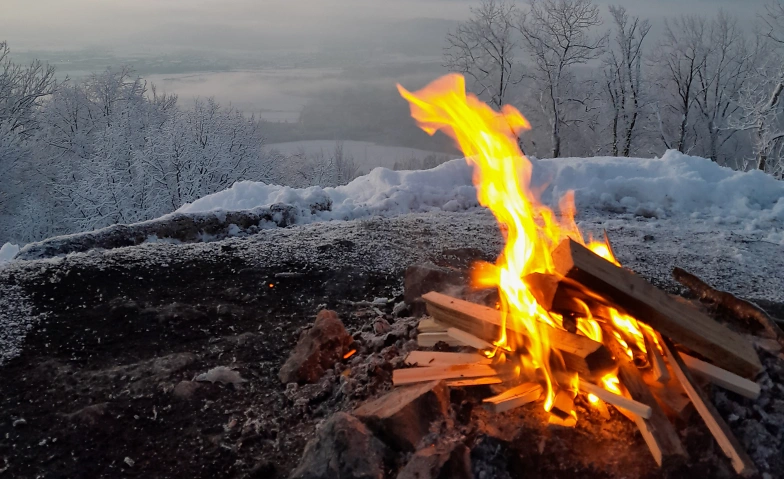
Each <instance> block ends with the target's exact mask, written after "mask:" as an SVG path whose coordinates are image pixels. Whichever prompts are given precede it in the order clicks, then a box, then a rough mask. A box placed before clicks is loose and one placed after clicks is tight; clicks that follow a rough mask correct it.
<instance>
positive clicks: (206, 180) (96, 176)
mask: <svg viewBox="0 0 784 479" xmlns="http://www.w3.org/2000/svg"><path fill="white" fill-rule="evenodd" d="M186 106H187V107H186V108H182V107H181V106H180V104H179V102H178V99H177V97H176V96H173V95H165V94H164V95H162V94H159V93H158V92H157V91H156V89H155V87H154V86H148V85H147V83H146V82H144V81H143V80H141V79H140V78H138V77H136V76H134V74H133V72H132V71H131V69H130V68H127V67H123V68H120V69H108V70H106V71H104V72H101V73H96V74H93V75H90V76H89V77H87V78H85V79H84V80H83V81H79V82H75V81H70V80H66V81H63V82H59V83H58V82H57V81H55V76H54V69H53V68H52V67H49V66H46V65H44V64H42V63H41V62H37V61H36V62H33V63H32V64H30V65H19V64H15V63H14V62H12V61H11V59H10V55H9V49H8V46H7V45H6V44H5V43H0V244H2V243H3V242H4V241H9V240H14V241H18V242H28V241H33V240H38V239H42V238H46V237H49V236H53V235H57V234H66V233H72V232H75V231H83V230H89V229H94V228H98V227H102V226H106V225H110V224H115V223H132V222H137V221H143V220H147V219H151V218H155V217H158V216H160V215H163V214H166V213H170V212H172V211H174V210H175V209H177V208H179V207H180V206H182V205H183V204H185V203H187V202H190V201H193V200H195V199H197V198H200V197H202V196H204V195H207V194H210V193H214V192H216V191H220V190H223V189H225V188H228V187H230V186H231V185H232V184H233V183H234V182H236V181H239V180H255V181H264V182H269V183H276V184H287V185H292V186H310V185H315V184H321V185H325V186H329V185H337V184H341V183H346V182H348V181H350V180H351V179H352V178H353V177H354V176H356V174H357V170H358V168H357V166H356V165H355V163H354V161H353V158H351V157H350V156H349V155H346V154H344V153H343V149H342V145H341V144H336V147H335V150H334V151H332V152H329V153H328V154H327V153H323V152H321V153H319V154H318V155H311V156H307V155H304V154H298V155H291V156H284V155H282V154H280V153H277V152H275V151H267V150H265V149H264V136H263V132H262V131H261V129H260V127H259V122H258V121H256V120H255V119H254V118H247V117H245V116H243V115H242V114H241V113H240V112H238V111H236V110H234V109H232V108H225V107H221V106H220V105H218V104H217V103H216V102H215V101H213V100H211V99H207V100H195V101H194V102H193V103H192V104H190V105H186Z"/></svg>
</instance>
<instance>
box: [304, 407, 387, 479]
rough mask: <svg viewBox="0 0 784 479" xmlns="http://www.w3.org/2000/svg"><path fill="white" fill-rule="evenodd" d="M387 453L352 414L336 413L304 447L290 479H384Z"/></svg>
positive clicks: (381, 444)
mask: <svg viewBox="0 0 784 479" xmlns="http://www.w3.org/2000/svg"><path fill="white" fill-rule="evenodd" d="M388 454H389V452H388V449H387V448H386V446H385V445H384V443H382V442H381V441H380V440H379V439H378V438H376V437H375V436H374V435H373V434H372V433H371V432H370V430H369V429H368V428H367V427H366V426H365V425H364V424H363V423H362V421H360V420H358V419H357V418H355V417H354V416H351V415H350V414H347V413H344V412H337V413H335V414H334V415H332V417H330V418H329V419H328V420H327V421H326V422H325V423H324V424H323V425H322V426H321V428H320V429H319V430H318V431H317V432H316V435H315V437H314V438H313V439H311V440H310V441H309V442H308V443H307V445H306V446H305V451H304V452H303V453H302V458H301V459H300V462H299V465H298V466H297V468H296V469H294V471H293V472H292V473H291V475H290V476H289V477H290V478H291V479H337V478H340V479H383V477H384V461H385V459H386V458H388V457H389V456H388Z"/></svg>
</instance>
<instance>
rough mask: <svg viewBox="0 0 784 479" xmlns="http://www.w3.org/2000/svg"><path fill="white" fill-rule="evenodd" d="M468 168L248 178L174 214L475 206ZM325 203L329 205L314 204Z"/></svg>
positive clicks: (321, 214) (336, 214) (307, 215)
mask: <svg viewBox="0 0 784 479" xmlns="http://www.w3.org/2000/svg"><path fill="white" fill-rule="evenodd" d="M471 175H472V169H471V167H470V166H469V165H468V164H467V163H466V161H465V160H453V161H450V162H447V163H444V164H442V165H439V166H437V167H436V168H433V169H432V170H422V171H392V170H389V169H387V168H376V169H374V170H373V171H371V172H370V173H368V174H367V175H365V176H360V177H359V178H357V179H355V180H354V181H352V182H351V183H349V184H347V185H344V186H338V187H336V188H331V187H330V188H321V187H318V186H313V187H310V188H304V189H298V188H290V187H288V186H278V185H268V184H265V183H257V182H252V181H241V182H238V183H235V184H234V185H233V186H232V187H231V188H229V189H226V190H223V191H219V192H218V193H214V194H212V195H208V196H205V197H204V198H200V199H198V200H196V201H194V202H193V203H188V204H186V205H184V206H182V207H181V208H180V209H178V210H177V211H176V213H201V212H208V211H214V212H218V211H237V210H249V209H254V208H259V207H267V206H270V205H274V204H288V205H292V206H295V207H297V209H298V210H300V211H301V212H302V213H301V217H300V218H299V219H298V220H299V221H298V222H300V223H309V222H312V221H325V220H352V219H357V218H363V217H368V216H374V215H381V216H392V215H398V214H406V213H414V212H429V211H459V210H466V209H469V208H472V207H476V206H478V205H479V203H478V202H477V199H476V189H475V188H474V186H473V185H472V183H471ZM323 204H329V205H330V207H329V208H328V209H324V208H313V205H323Z"/></svg>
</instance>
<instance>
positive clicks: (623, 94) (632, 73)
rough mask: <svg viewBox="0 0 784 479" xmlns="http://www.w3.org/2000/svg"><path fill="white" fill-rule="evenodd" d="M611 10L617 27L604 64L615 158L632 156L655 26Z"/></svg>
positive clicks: (622, 10)
mask: <svg viewBox="0 0 784 479" xmlns="http://www.w3.org/2000/svg"><path fill="white" fill-rule="evenodd" d="M609 10H610V15H611V16H612V19H613V23H614V26H615V32H614V35H613V37H612V44H611V46H610V48H608V52H607V56H606V58H605V61H604V63H605V68H604V86H605V89H606V92H607V95H608V97H609V100H610V101H609V105H610V106H611V107H612V115H611V118H612V121H611V125H610V131H611V133H612V138H611V150H610V151H611V152H612V155H613V156H618V155H621V156H629V155H630V154H631V149H632V142H633V141H634V139H635V137H636V134H637V130H638V129H639V123H640V122H639V119H640V116H641V110H642V108H643V104H642V102H643V98H642V97H643V94H644V92H643V77H642V63H643V62H642V60H643V43H644V41H645V38H646V37H647V36H648V32H649V31H650V29H651V24H650V22H649V21H648V20H640V18H639V17H630V16H629V14H628V13H627V12H626V9H625V8H624V7H617V6H610V7H609Z"/></svg>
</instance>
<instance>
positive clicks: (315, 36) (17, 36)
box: [0, 0, 765, 53]
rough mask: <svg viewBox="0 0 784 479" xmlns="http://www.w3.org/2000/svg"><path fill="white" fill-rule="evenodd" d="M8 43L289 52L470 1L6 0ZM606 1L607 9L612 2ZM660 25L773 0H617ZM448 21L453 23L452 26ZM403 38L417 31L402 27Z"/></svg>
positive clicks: (0, 31) (743, 11)
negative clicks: (685, 16)
mask: <svg viewBox="0 0 784 479" xmlns="http://www.w3.org/2000/svg"><path fill="white" fill-rule="evenodd" d="M0 3H2V5H0V40H2V39H5V40H8V42H9V44H10V45H11V47H12V48H14V49H17V50H20V49H22V50H27V49H50V48H63V49H72V48H74V49H77V48H83V47H93V46H101V47H109V48H123V49H125V50H129V51H133V50H137V49H138V51H140V52H146V53H155V50H156V49H164V48H165V47H172V48H185V47H190V48H196V49H219V50H220V49H236V50H254V49H264V50H273V49H284V48H302V47H314V46H319V45H323V42H325V41H327V42H328V41H329V40H332V39H342V40H346V39H352V40H357V39H361V38H363V37H367V36H372V35H374V32H375V34H382V35H394V34H395V31H400V30H396V28H395V25H396V24H399V22H401V21H406V20H412V19H422V18H427V19H441V20H451V21H455V20H461V19H464V18H466V17H467V16H468V14H469V6H470V5H475V4H477V3H478V2H477V1H473V2H472V1H470V0H2V1H1V2H0ZM607 3H608V2H602V7H603V8H602V10H603V11H606V8H605V6H606V4H607ZM611 3H615V4H623V5H625V6H626V7H627V8H628V9H629V10H630V12H631V13H633V14H638V15H641V16H644V17H647V18H650V19H651V20H653V21H654V22H655V23H658V22H659V21H660V20H661V18H662V17H664V16H668V15H677V14H679V13H684V14H694V13H700V14H705V13H711V12H715V11H717V10H718V9H719V8H723V9H725V10H726V11H728V12H729V13H733V14H736V15H738V16H739V17H741V19H742V20H743V23H744V24H745V25H746V26H748V27H750V26H751V21H752V19H753V18H754V16H755V15H756V13H757V12H761V11H762V6H763V5H764V4H765V0H617V1H615V2H611ZM443 25H447V23H444V24H443ZM401 34H403V35H410V32H409V31H407V30H405V29H404V30H402V33H401Z"/></svg>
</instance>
